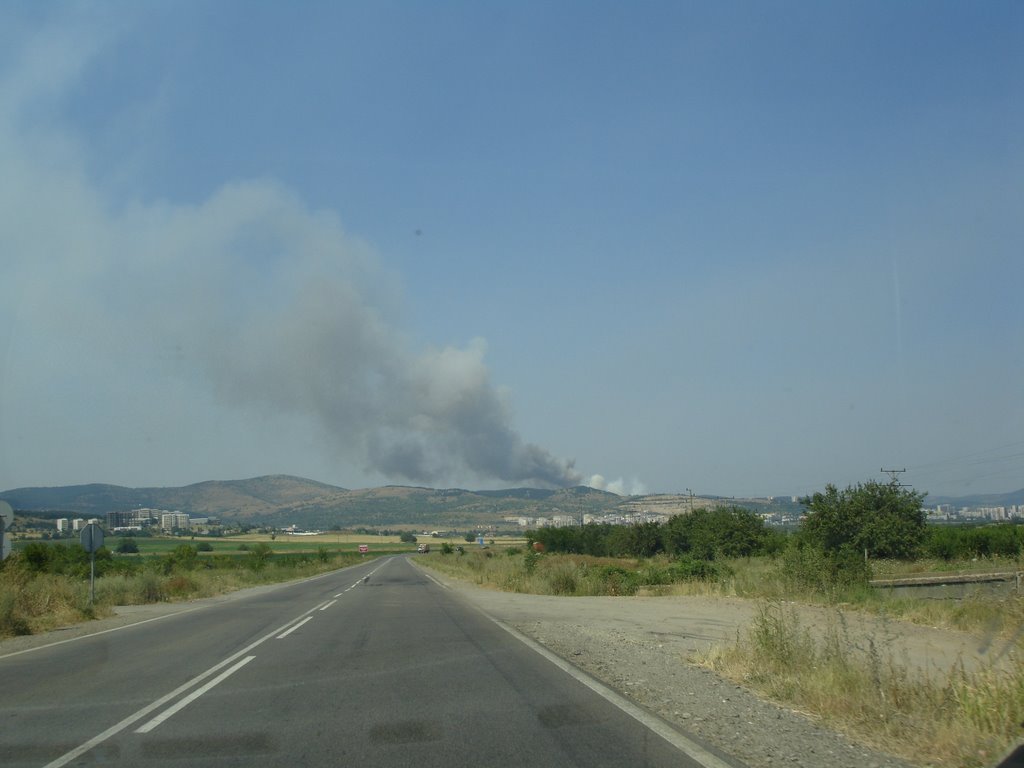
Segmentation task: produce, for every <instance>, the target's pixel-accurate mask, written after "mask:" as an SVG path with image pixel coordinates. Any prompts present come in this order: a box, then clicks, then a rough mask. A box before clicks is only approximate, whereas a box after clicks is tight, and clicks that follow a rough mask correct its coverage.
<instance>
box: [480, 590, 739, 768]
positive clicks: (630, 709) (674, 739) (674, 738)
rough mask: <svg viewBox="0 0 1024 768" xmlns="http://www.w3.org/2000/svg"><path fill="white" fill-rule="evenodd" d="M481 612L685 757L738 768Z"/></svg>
mask: <svg viewBox="0 0 1024 768" xmlns="http://www.w3.org/2000/svg"><path fill="white" fill-rule="evenodd" d="M477 610H479V611H480V612H481V613H483V615H484V616H486V617H487V618H488V619H490V620H491V621H493V622H494V623H495V624H497V625H498V626H499V627H501V628H502V629H503V630H505V631H506V632H508V633H509V634H510V635H512V637H514V638H515V639H516V640H518V641H519V642H521V643H523V644H524V645H525V646H526V647H528V648H529V649H531V650H532V651H535V652H536V653H539V654H540V655H541V656H543V657H544V658H545V659H547V660H548V661H550V662H551V663H552V664H554V665H555V666H556V667H558V668H559V669H560V670H562V671H563V672H565V673H566V674H567V675H569V676H570V677H572V678H574V679H575V680H576V681H577V682H580V683H582V684H583V685H585V686H587V688H589V689H590V690H592V691H593V692H594V693H596V694H597V695H598V696H600V697H601V698H602V699H604V700H605V701H607V702H608V703H609V704H612V705H613V706H615V707H618V708H619V709H620V710H622V711H623V712H625V713H626V714H627V715H629V716H630V717H632V718H633V719H634V720H636V721H637V722H639V723H640V724H641V725H643V726H645V727H646V728H648V729H649V730H651V731H653V732H654V733H656V734H658V735H659V736H661V738H663V739H664V740H665V741H667V742H668V743H669V744H671V745H672V746H674V747H675V748H676V749H678V750H679V751H680V752H682V753H683V754H685V755H686V756H687V757H689V758H690V759H692V760H695V761H696V762H697V763H698V764H700V765H702V766H704V768H735V766H734V765H733V764H731V763H728V762H726V761H725V760H723V759H722V758H720V757H719V756H718V755H716V754H714V753H712V752H709V751H708V750H707V749H705V748H704V747H702V746H701V745H700V744H698V743H697V742H695V741H691V740H690V739H688V738H687V737H686V736H684V735H683V734H681V733H679V731H677V730H676V729H675V728H672V727H671V726H670V725H669V724H668V723H666V722H665V721H664V720H662V719H661V718H660V717H655V716H654V715H652V714H651V713H649V712H647V711H646V710H644V709H641V708H640V707H638V706H637V705H636V704H634V703H633V702H631V701H630V700H629V699H627V698H625V697H624V696H622V695H620V694H619V693H617V692H615V691H613V690H612V689H611V688H609V687H608V686H606V685H604V684H603V683H601V682H598V681H597V680H595V679H594V678H592V677H591V676H590V675H588V674H586V673H585V672H583V671H581V670H579V669H577V668H576V667H574V666H573V665H572V664H570V663H569V662H567V661H566V660H565V659H563V658H562V657H561V656H558V655H556V654H554V653H552V652H551V651H549V650H548V649H547V648H545V647H544V646H543V645H541V644H540V643H538V642H536V641H534V640H531V639H530V638H529V637H527V636H526V635H524V634H523V633H522V632H520V631H518V630H516V629H513V628H512V627H510V626H509V625H508V624H505V623H504V622H502V621H499V620H498V619H496V618H494V617H493V616H490V615H488V614H487V613H485V612H484V611H483V610H482V609H479V608H478V609H477Z"/></svg>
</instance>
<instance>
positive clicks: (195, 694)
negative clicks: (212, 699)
mask: <svg viewBox="0 0 1024 768" xmlns="http://www.w3.org/2000/svg"><path fill="white" fill-rule="evenodd" d="M306 621H309V619H306ZM255 658H256V657H255V656H246V657H245V658H244V659H242V660H241V661H240V662H238V663H237V664H235V666H233V667H231V668H229V669H226V670H225V671H223V672H221V673H220V674H219V675H217V676H216V677H215V678H213V680H211V681H210V682H208V683H207V684H206V685H204V686H203V687H202V688H197V689H196V690H194V691H192V693H190V694H189V695H188V696H186V697H185V698H183V699H181V700H180V701H178V703H177V704H175V705H174V706H173V707H168V708H167V709H165V710H164V711H163V712H161V713H160V714H159V715H157V716H156V717H154V718H153V719H152V720H150V721H149V722H148V723H146V724H145V725H144V726H142V727H141V728H136V729H135V732H136V733H149V732H150V731H152V730H153V729H154V728H156V727H157V726H158V725H160V723H162V722H163V721H164V720H166V719H167V718H169V717H172V716H173V715H174V714H176V713H177V712H180V711H181V710H183V709H184V708H185V707H187V706H188V705H189V704H191V703H192V702H193V701H195V700H196V699H198V698H199V697H200V696H202V695H203V694H204V693H206V692H207V691H208V690H210V689H211V688H213V687H214V686H215V685H217V684H218V683H221V682H222V681H224V680H226V679H227V678H229V677H230V676H231V675H233V674H234V673H235V672H237V671H238V670H240V669H241V668H242V667H244V666H245V665H246V664H248V663H249V662H250V661H252V660H253V659H255Z"/></svg>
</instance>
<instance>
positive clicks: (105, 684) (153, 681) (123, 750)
mask: <svg viewBox="0 0 1024 768" xmlns="http://www.w3.org/2000/svg"><path fill="white" fill-rule="evenodd" d="M0 765H4V766H8V767H13V766H33V768H39V766H46V767H47V768H58V766H64V765H68V766H77V765H123V766H136V765H138V766H184V765H187V766H265V765H267V766H269V765H273V766H279V765H302V766H350V765H351V766H405V765H408V766H444V767H445V768H457V767H458V766H518V765H523V766H525V765H529V766H586V767H587V768H591V767H593V766H630V767H632V766H673V767H674V768H682V767H684V766H697V765H705V766H710V768H724V766H726V765H727V763H725V762H724V761H722V760H721V759H720V758H719V757H716V756H715V755H712V754H710V753H708V752H706V751H705V750H704V749H702V748H701V747H700V746H698V745H696V744H694V743H692V742H691V741H689V740H688V739H686V738H685V737H683V736H681V735H680V734H677V733H676V732H674V731H672V730H671V729H670V728H668V727H667V726H666V725H665V724H664V723H662V722H661V721H660V720H657V719H655V718H652V717H650V716H647V715H645V713H642V712H640V711H639V710H636V709H635V708H634V709H633V710H631V709H630V707H629V705H628V704H626V703H624V702H622V701H621V700H619V699H618V698H617V697H616V696H615V695H614V694H611V693H610V692H608V691H606V690H605V689H603V688H601V686H599V685H597V684H595V683H593V682H592V681H590V680H589V679H588V678H585V677H584V676H582V675H580V674H579V673H575V675H574V674H572V668H571V667H569V666H568V665H565V664H564V662H562V663H561V665H559V663H558V660H553V659H552V658H550V657H547V656H544V655H542V654H541V653H539V652H538V651H537V649H536V647H534V646H532V645H531V644H530V643H528V642H524V641H523V639H522V638H520V637H519V636H517V635H515V633H513V632H511V631H510V630H507V629H506V628H504V627H503V626H501V625H499V624H498V623H496V622H495V621H493V620H491V619H490V618H488V617H487V616H486V615H485V614H483V613H481V612H480V611H479V610H477V609H475V608H473V607H471V606H469V605H468V604H466V603H464V602H463V601H461V600H459V599H458V598H457V597H456V596H455V595H453V594H452V593H451V592H450V591H449V590H446V589H444V588H443V587H442V586H441V585H439V584H438V583H436V582H435V581H434V580H433V579H431V578H430V577H429V576H428V575H426V574H425V573H424V572H422V571H421V570H420V569H419V568H417V567H415V566H414V565H413V564H412V563H410V562H409V561H408V560H407V559H406V558H403V557H392V558H387V559H382V560H374V561H370V562H367V563H365V564H362V565H359V566H356V567H354V568H348V569H345V570H342V571H336V572H334V573H331V574H327V575H324V576H319V577H317V578H314V579H309V580H306V581H302V582H298V583H294V584H289V585H285V586H282V587H280V588H276V589H272V590H269V591H265V592H260V593H256V594H252V595H248V596H246V597H244V598H240V599H237V600H233V601H228V602H224V603H220V604H215V605H209V606H207V607H203V608H200V609H197V610H193V611H187V612H184V613H180V614H176V615H173V616H169V617H167V618H164V619H161V620H158V621H151V622H148V623H143V624H136V625H133V626H130V627H126V628H123V629H121V630H118V631H113V632H107V633H104V634H98V635H91V636H85V637H81V638H77V639H75V640H72V641H70V642H66V643H63V644H59V645H53V646H48V647H41V648H37V649H34V650H31V651H28V652H22V653H17V654H12V655H8V656H0Z"/></svg>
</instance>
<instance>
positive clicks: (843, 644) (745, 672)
mask: <svg viewBox="0 0 1024 768" xmlns="http://www.w3.org/2000/svg"><path fill="white" fill-rule="evenodd" d="M1021 650H1022V648H1021V646H1020V645H1019V644H1017V645H1016V646H1015V648H1014V649H1013V651H1012V655H1011V658H1010V659H1009V662H1010V663H1009V664H1008V665H1006V667H1001V668H1000V669H998V670H997V669H995V668H992V667H989V668H986V669H983V670H981V671H980V672H977V673H967V672H965V671H964V669H963V666H962V665H961V666H960V667H959V668H958V669H956V670H954V671H953V672H952V674H950V675H949V676H948V677H940V678H937V679H932V678H929V677H925V676H910V675H909V674H908V673H907V667H906V665H903V664H900V663H898V660H896V659H894V658H893V657H892V654H891V653H890V652H889V651H888V650H887V640H886V639H885V638H881V639H880V638H878V637H875V636H867V637H863V638H856V637H852V636H851V635H850V632H849V629H848V627H847V626H846V623H845V621H844V620H843V618H842V614H841V613H838V612H837V614H836V617H835V619H834V620H833V621H832V622H830V624H829V625H828V626H827V627H825V628H823V629H822V631H821V632H819V633H813V634H812V633H811V632H810V631H808V629H807V628H805V627H803V626H802V625H801V623H800V620H799V617H798V614H797V612H796V611H795V610H794V609H792V608H787V607H786V606H784V605H782V604H781V603H778V602H774V601H770V602H767V603H765V604H764V605H763V606H762V607H761V608H760V610H759V612H758V615H757V616H756V618H755V619H754V621H753V623H752V625H751V626H750V628H749V631H748V632H747V634H746V635H745V636H743V637H740V638H739V639H738V641H737V643H736V644H735V645H734V646H731V647H728V648H717V649H712V650H711V651H709V652H707V653H706V654H705V655H704V656H703V657H701V658H700V661H701V662H702V663H703V664H704V665H705V666H708V667H710V668H712V669H714V670H716V671H718V672H720V673H722V674H724V675H725V676H727V677H729V678H731V679H733V680H735V681H736V682H740V683H742V684H744V685H747V686H749V687H751V688H753V689H755V690H757V691H758V692H760V693H762V694H764V695H766V696H768V697H769V698H771V699H774V700H776V701H779V702H781V703H784V704H786V705H788V706H793V707H796V708H798V709H802V710H805V711H810V712H814V713H816V714H817V715H819V716H821V717H822V718H823V719H824V720H825V721H826V722H828V723H830V724H832V725H834V726H838V727H840V728H842V729H844V730H847V731H850V732H852V733H855V734H856V735H857V736H858V737H859V738H861V739H863V740H865V741H867V742H869V743H874V744H876V745H878V746H880V747H882V748H884V749H886V750H888V751H890V752H893V753H895V754H901V755H903V756H905V757H908V758H910V759H913V760H915V761H919V760H920V758H921V756H922V755H928V756H929V759H930V760H931V761H933V762H934V763H935V764H938V765H951V766H952V765H957V766H977V765H985V764H988V763H991V762H992V761H993V760H994V759H995V758H996V757H998V756H999V754H1001V753H1002V752H1003V751H1004V750H1005V749H1006V748H1007V747H1008V746H1009V744H1011V743H1012V742H1013V741H1014V740H1015V739H1016V738H1017V737H1018V736H1019V735H1020V727H1021V722H1022V721H1024V661H1022V658H1021V655H1020V652H1021Z"/></svg>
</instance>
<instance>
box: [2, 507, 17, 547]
mask: <svg viewBox="0 0 1024 768" xmlns="http://www.w3.org/2000/svg"><path fill="white" fill-rule="evenodd" d="M13 522H14V510H12V509H11V505H10V504H8V503H7V502H6V501H0V560H6V559H7V556H8V555H9V554H11V542H9V541H8V540H7V529H8V528H10V527H11V524H12V523H13Z"/></svg>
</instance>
